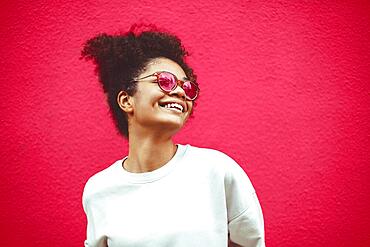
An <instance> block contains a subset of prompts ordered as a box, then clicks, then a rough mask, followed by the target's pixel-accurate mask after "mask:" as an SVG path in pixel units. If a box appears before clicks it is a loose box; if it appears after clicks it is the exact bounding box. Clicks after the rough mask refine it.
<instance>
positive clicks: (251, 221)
mask: <svg viewBox="0 0 370 247" xmlns="http://www.w3.org/2000/svg"><path fill="white" fill-rule="evenodd" d="M225 186H226V188H225V190H226V205H227V212H228V230H229V237H230V240H231V242H233V243H235V244H238V245H240V246H244V247H264V246H265V237H264V222H263V215H262V209H261V206H260V203H259V201H258V198H257V195H256V192H255V190H254V188H253V185H252V183H251V181H250V180H249V178H248V176H247V174H246V173H245V172H244V170H243V169H242V168H241V167H240V166H239V165H238V164H237V163H236V162H235V161H233V162H232V163H231V164H230V165H229V166H228V169H227V173H226V178H225Z"/></svg>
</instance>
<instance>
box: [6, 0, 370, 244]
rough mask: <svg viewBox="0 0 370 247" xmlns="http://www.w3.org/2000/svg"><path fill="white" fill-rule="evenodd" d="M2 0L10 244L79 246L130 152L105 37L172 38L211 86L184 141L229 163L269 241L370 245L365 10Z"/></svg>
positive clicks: (292, 4)
mask: <svg viewBox="0 0 370 247" xmlns="http://www.w3.org/2000/svg"><path fill="white" fill-rule="evenodd" d="M265 2H266V3H261V2H259V1H236V0H231V1H211V0H209V1H193V0H192V1H173V0H167V1H159V0H151V1H148V0H144V1H117V0H113V1H82V0H77V1H72V0H69V1H42V0H35V1H32V2H30V1H5V2H2V3H1V8H0V12H1V15H0V23H1V25H0V46H1V48H0V56H1V59H0V73H1V77H0V80H1V84H0V85H1V86H0V87H1V90H0V97H1V108H0V109H1V120H0V124H1V125H0V126H1V130H2V134H1V143H0V145H1V146H0V148H1V149H0V155H1V163H2V165H1V168H0V193H1V206H0V217H1V218H0V224H1V233H0V234H1V246H54V247H57V246H63V247H65V246H82V244H83V240H84V238H85V227H86V220H85V215H84V212H83V210H82V206H81V194H82V190H83V186H84V183H85V182H86V180H87V179H88V177H89V176H91V175H92V174H94V173H96V172H97V171H99V170H101V169H103V168H105V167H107V166H108V165H109V164H111V163H112V162H114V161H115V160H117V159H119V158H122V157H123V156H125V155H126V154H127V142H126V141H125V140H124V139H123V138H122V137H120V136H119V135H118V134H117V132H116V130H115V129H114V125H113V123H112V121H111V119H110V116H109V113H108V107H107V104H106V102H105V96H104V94H103V92H102V89H101V87H100V85H99V83H98V81H97V77H96V76H95V74H94V71H93V65H92V64H91V63H87V62H85V61H82V60H80V59H79V57H80V51H81V47H82V44H83V43H84V41H85V40H86V39H88V38H90V37H92V36H94V35H96V34H98V33H101V32H108V33H116V32H118V31H126V30H127V29H128V28H129V26H130V24H132V23H135V22H145V23H154V24H156V25H158V26H159V27H164V28H166V29H167V30H169V31H171V32H173V33H175V34H177V35H178V36H179V37H180V38H181V39H182V40H183V42H184V44H185V46H186V47H187V48H188V49H189V51H190V53H191V57H190V58H189V62H190V63H191V65H192V66H193V67H194V69H195V71H196V72H197V74H198V78H199V83H200V86H201V90H202V91H201V97H200V98H199V101H198V105H197V108H196V110H195V114H194V118H192V119H190V121H189V122H188V124H187V126H185V128H184V130H183V131H182V132H181V133H180V134H178V135H177V136H176V138H175V139H176V141H177V142H179V143H190V144H192V145H195V146H203V147H211V148H215V149H219V150H222V151H223V152H225V153H227V154H229V155H230V156H231V157H233V158H234V159H235V160H236V161H237V162H238V163H239V164H240V165H241V166H242V167H243V168H244V170H245V171H246V172H247V173H248V175H249V177H250V178H251V180H252V182H253V184H254V186H255V188H256V190H257V193H258V196H259V198H260V202H261V205H262V208H263V211H264V216H265V225H266V241H267V245H268V246H285V247H290V246H291V247H295V246H310V247H319V246H335V247H340V246H343V247H344V246H346V247H347V246H360V247H365V246H370V234H369V230H368V229H370V216H369V215H370V214H369V212H368V207H369V204H370V196H369V195H370V186H369V177H370V155H369V154H370V121H369V120H370V72H369V71H370V69H369V67H370V66H369V65H370V55H369V54H370V53H369V51H370V29H369V26H370V3H369V2H368V1H362V2H361V1H353V3H348V2H346V3H345V2H344V1H343V2H342V3H334V2H336V1H327V2H326V3H324V2H323V1H308V2H309V3H304V1H287V2H285V1H265Z"/></svg>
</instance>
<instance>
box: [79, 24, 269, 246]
mask: <svg viewBox="0 0 370 247" xmlns="http://www.w3.org/2000/svg"><path fill="white" fill-rule="evenodd" d="M187 55H188V54H187V52H186V51H185V49H184V48H183V46H182V45H181V42H180V40H179V39H178V38H177V37H176V36H173V35H171V34H168V33H165V32H160V31H157V30H155V29H151V30H147V31H137V27H135V26H134V27H133V28H131V29H130V31H129V32H127V33H125V34H122V35H113V36H111V35H107V34H102V35H99V36H97V37H94V38H92V39H90V40H88V41H87V42H86V44H85V46H84V49H83V51H82V56H83V57H85V58H86V59H87V60H90V59H91V60H93V61H94V62H95V64H96V66H97V67H96V69H97V72H98V75H99V80H100V82H101V83H102V84H103V88H104V92H105V93H106V94H107V99H108V102H109V106H110V110H111V113H112V117H113V119H114V121H115V123H116V126H117V128H118V130H119V131H120V133H121V134H122V135H123V136H125V137H126V138H127V139H128V142H129V152H128V155H127V156H126V157H124V158H123V159H119V160H117V161H116V162H114V163H113V164H112V165H110V166H109V167H108V168H106V169H105V170H103V171H101V172H99V173H97V174H95V175H94V176H92V177H91V178H90V179H89V180H88V182H87V183H86V186H85V189H84V193H83V207H84V210H85V213H86V216H87V222H88V224H87V239H86V241H85V246H89V247H91V246H115V247H117V246H124V247H129V246H140V247H147V246H148V247H149V246H150V247H152V246H154V247H157V246H158V247H161V246H168V247H192V246H201V247H226V246H228V245H229V246H232V245H234V244H235V245H236V246H238V245H240V246H250V247H251V246H265V242H264V223H263V217H262V211H261V207H260V204H259V202H258V199H257V196H256V193H255V190H254V188H253V186H252V184H251V182H250V180H249V179H248V177H247V175H246V174H245V173H244V171H243V170H242V169H241V168H240V166H239V165H238V164H237V163H236V162H235V161H233V160H232V159H231V158H230V157H228V156H227V155H226V154H224V153H222V152H219V151H216V150H212V149H207V148H198V147H194V146H191V145H189V144H187V145H182V144H175V143H173V141H172V137H173V136H174V135H175V133H176V132H178V131H179V130H180V129H181V128H182V127H183V126H184V124H185V123H186V121H187V119H188V118H189V116H190V115H191V114H192V112H193V108H194V103H195V101H196V99H197V97H198V96H199V87H198V83H197V82H196V76H195V74H194V73H193V70H192V69H191V68H190V67H189V65H188V64H187V63H186V62H185V57H186V56H187Z"/></svg>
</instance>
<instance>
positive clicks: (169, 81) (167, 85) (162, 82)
mask: <svg viewBox="0 0 370 247" xmlns="http://www.w3.org/2000/svg"><path fill="white" fill-rule="evenodd" d="M158 84H159V86H160V87H161V88H162V90H164V91H167V92H170V91H172V90H173V89H174V87H175V86H176V85H177V83H176V79H175V78H174V76H173V75H172V74H170V73H160V74H159V77H158Z"/></svg>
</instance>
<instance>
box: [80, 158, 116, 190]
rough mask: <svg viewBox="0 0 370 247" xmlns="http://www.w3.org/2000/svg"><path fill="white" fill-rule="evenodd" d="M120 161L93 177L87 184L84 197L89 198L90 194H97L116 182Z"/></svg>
mask: <svg viewBox="0 0 370 247" xmlns="http://www.w3.org/2000/svg"><path fill="white" fill-rule="evenodd" d="M119 161H120V160H117V161H116V162H114V163H113V164H111V165H110V166H108V167H107V168H105V169H104V170H101V171H99V172H97V173H95V174H94V175H92V176H91V177H90V178H89V179H88V180H87V182H86V183H85V187H84V191H83V196H84V197H87V196H88V195H90V194H93V193H96V192H97V191H99V190H101V189H103V188H104V187H107V186H109V184H111V183H112V182H113V181H114V177H115V176H117V166H118V163H119Z"/></svg>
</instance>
